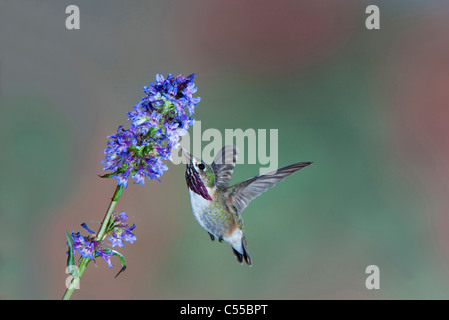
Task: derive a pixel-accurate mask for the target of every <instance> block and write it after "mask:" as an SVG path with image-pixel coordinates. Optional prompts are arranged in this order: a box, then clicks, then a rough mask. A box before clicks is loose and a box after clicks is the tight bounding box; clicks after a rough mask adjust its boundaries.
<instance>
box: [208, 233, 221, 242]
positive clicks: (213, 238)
mask: <svg viewBox="0 0 449 320" xmlns="http://www.w3.org/2000/svg"><path fill="white" fill-rule="evenodd" d="M208 233H209V236H210V239H211V240H212V241H214V240H215V237H214V235H213V234H212V233H210V232H208ZM220 242H221V241H220Z"/></svg>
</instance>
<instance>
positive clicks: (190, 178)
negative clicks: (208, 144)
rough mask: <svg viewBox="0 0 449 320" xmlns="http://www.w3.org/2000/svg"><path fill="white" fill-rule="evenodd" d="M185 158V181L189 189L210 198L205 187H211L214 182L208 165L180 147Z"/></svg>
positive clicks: (207, 198)
mask: <svg viewBox="0 0 449 320" xmlns="http://www.w3.org/2000/svg"><path fill="white" fill-rule="evenodd" d="M180 148H181V151H182V153H183V154H184V157H185V158H186V159H187V165H186V182H187V186H188V187H189V189H190V190H192V191H193V192H195V193H196V194H199V195H200V196H202V197H203V198H204V199H206V200H212V198H211V197H210V195H209V192H208V191H207V187H209V188H213V187H214V184H215V178H214V172H213V170H212V168H211V166H210V165H208V164H207V163H205V162H204V161H203V160H201V159H198V158H196V157H194V156H192V155H191V154H190V153H188V152H187V151H186V150H185V149H184V148H183V147H180Z"/></svg>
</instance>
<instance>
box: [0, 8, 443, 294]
mask: <svg viewBox="0 0 449 320" xmlns="http://www.w3.org/2000/svg"><path fill="white" fill-rule="evenodd" d="M70 4H76V5H78V6H79V8H80V18H81V21H80V27H81V28H80V30H67V29H66V28H65V20H66V17H67V16H68V15H67V14H65V8H66V7H67V6H68V5H70ZM369 4H377V5H378V6H379V7H380V13H381V16H380V17H381V29H380V30H372V31H369V30H367V29H366V28H365V19H366V18H367V16H368V15H367V14H366V13H365V8H366V6H368V5H369ZM448 14H449V5H448V3H447V1H426V2H423V1H405V0H401V1H400V0H395V1H388V2H386V1H375V0H373V1H356V0H341V1H332V0H328V1H324V0H323V1H311V0H309V1H299V0H282V1H256V0H247V1H237V0H230V1H224V0H220V1H206V0H194V1H182V0H176V1H148V2H143V1H105V0H103V1H39V2H36V1H12V0H9V1H8V0H3V1H2V2H0V43H1V44H0V150H1V157H0V167H1V168H2V171H1V179H0V298H1V299H59V298H61V297H62V294H63V293H64V291H65V281H66V278H67V274H66V273H64V271H65V264H66V254H65V252H66V250H67V247H66V246H65V244H64V243H65V241H66V239H65V233H64V232H65V230H69V231H72V230H81V228H80V226H79V225H80V224H81V223H82V222H87V223H88V225H89V226H90V227H91V228H92V229H97V228H98V226H99V224H98V222H97V221H99V220H101V219H102V217H103V215H104V212H105V210H106V208H107V205H108V202H109V199H110V197H111V195H112V192H113V191H114V188H115V180H113V179H110V180H102V179H100V178H98V176H97V174H101V173H102V165H101V163H100V161H101V160H103V157H104V155H103V150H104V148H105V146H106V136H108V135H110V134H112V133H113V132H114V131H115V130H116V128H117V126H118V125H120V124H126V118H127V117H126V112H128V111H130V110H132V107H133V106H134V104H135V103H136V102H137V101H139V99H140V97H141V96H142V91H141V89H142V87H143V86H144V85H147V84H148V82H150V81H153V80H154V76H155V74H156V73H160V72H164V74H167V73H169V72H171V73H174V74H175V75H177V74H184V75H188V74H190V73H196V80H195V83H196V85H197V86H198V92H197V95H198V96H200V97H201V98H202V100H201V102H200V103H199V105H198V108H197V112H196V114H195V116H196V119H197V120H201V124H202V129H203V130H205V129H207V128H217V129H219V130H220V131H221V132H222V134H223V135H224V130H225V129H234V128H242V129H243V130H245V129H248V128H254V129H278V130H279V166H283V165H287V164H290V163H293V162H298V161H313V162H314V164H313V165H312V166H310V167H308V168H306V169H304V170H302V171H301V172H299V173H297V174H295V175H293V176H292V177H289V178H287V179H286V180H285V181H284V182H282V183H281V184H279V185H278V186H277V187H276V188H274V189H271V190H269V191H268V192H267V193H265V194H264V195H263V196H262V197H260V198H257V199H256V200H254V201H253V202H252V203H251V205H250V206H249V207H248V208H247V209H246V210H245V212H244V216H243V217H244V219H245V227H246V235H247V241H248V249H249V252H250V254H251V257H252V259H253V267H252V268H248V267H247V266H241V265H239V264H238V263H236V261H235V258H234V257H233V255H232V252H231V249H230V248H229V246H228V245H225V244H219V243H218V242H217V241H215V242H211V241H210V239H209V236H208V234H207V233H206V232H205V231H204V230H203V229H202V228H201V227H200V226H199V225H198V224H197V222H196V221H195V220H194V218H193V215H192V212H191V209H190V200H189V196H188V192H187V188H186V185H185V180H184V166H182V165H178V166H175V165H173V164H169V167H170V169H169V171H167V172H166V173H165V174H164V176H163V177H162V182H161V183H158V182H157V181H152V182H151V183H148V184H147V185H145V186H144V187H142V186H140V185H139V186H136V185H132V184H131V185H130V186H129V187H128V189H127V190H126V192H125V193H124V194H123V196H122V198H121V199H120V201H119V203H118V206H117V208H116V209H117V210H119V211H126V212H127V214H128V215H129V217H130V221H131V223H135V224H136V229H135V233H136V236H137V239H138V240H137V241H136V242H135V243H134V244H133V245H127V246H125V247H124V248H123V250H121V252H122V253H123V254H124V255H125V257H126V259H127V263H128V269H127V270H126V272H124V273H123V274H121V275H120V276H119V277H118V278H117V279H114V276H115V274H116V272H117V271H118V269H119V261H118V260H114V261H113V263H114V264H115V266H114V268H113V269H112V270H109V269H108V268H107V266H106V263H104V261H102V260H101V261H98V262H97V264H96V265H94V264H91V265H89V267H88V269H87V271H86V272H85V275H84V276H83V278H82V281H81V290H77V291H76V292H75V293H74V295H73V298H74V299H447V298H449V280H448V276H449V246H448V245H447V243H448V241H449V232H448V227H449V217H448V215H447V208H448V205H449V203H448V202H449V197H448V191H449V184H448V182H447V181H449V170H448V169H449V135H448V134H447V133H448V127H449V90H447V84H448V83H449V42H448V41H447V37H448V30H449V20H448V19H447V17H448ZM204 145H205V144H203V146H204ZM259 167H260V164H255V165H250V164H242V165H238V166H237V167H236V169H235V172H234V176H233V178H232V182H234V183H235V182H239V181H241V180H243V179H246V178H249V177H252V176H254V175H256V174H258V172H259ZM372 264H374V265H377V266H379V268H380V289H379V290H367V289H366V287H365V279H366V277H367V274H365V268H366V267H367V266H368V265H372Z"/></svg>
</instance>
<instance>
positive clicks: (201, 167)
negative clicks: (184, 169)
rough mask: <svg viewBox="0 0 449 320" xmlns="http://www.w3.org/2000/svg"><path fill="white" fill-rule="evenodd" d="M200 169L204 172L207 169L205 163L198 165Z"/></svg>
mask: <svg viewBox="0 0 449 320" xmlns="http://www.w3.org/2000/svg"><path fill="white" fill-rule="evenodd" d="M198 168H199V169H200V170H204V168H206V166H205V165H204V164H203V163H200V164H199V165H198Z"/></svg>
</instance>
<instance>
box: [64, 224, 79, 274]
mask: <svg viewBox="0 0 449 320" xmlns="http://www.w3.org/2000/svg"><path fill="white" fill-rule="evenodd" d="M65 235H66V237H67V244H68V246H69V254H68V257H67V270H68V271H69V273H70V274H71V275H72V276H73V277H74V278H75V276H78V272H77V270H76V265H75V253H74V252H73V239H72V235H71V234H70V233H68V232H67V230H66V232H65Z"/></svg>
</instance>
